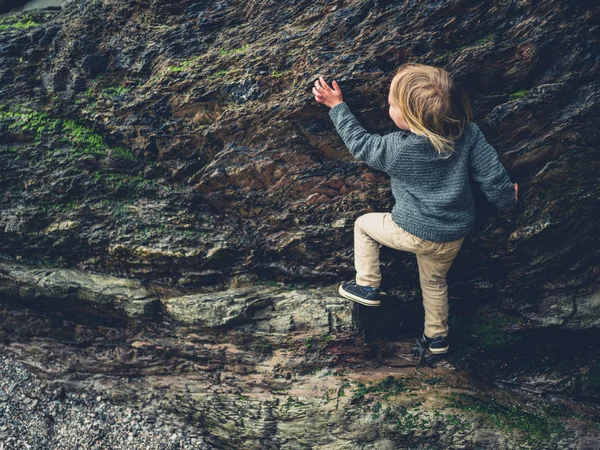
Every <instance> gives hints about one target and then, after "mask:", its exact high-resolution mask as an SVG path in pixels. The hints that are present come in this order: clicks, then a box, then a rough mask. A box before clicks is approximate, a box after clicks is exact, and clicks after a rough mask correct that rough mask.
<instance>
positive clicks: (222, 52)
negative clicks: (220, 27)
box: [219, 44, 250, 56]
mask: <svg viewBox="0 0 600 450" xmlns="http://www.w3.org/2000/svg"><path fill="white" fill-rule="evenodd" d="M248 48H250V44H244V45H243V46H242V47H240V48H233V49H229V50H226V49H224V48H221V49H220V50H219V54H220V55H221V56H226V55H230V54H232V53H242V52H245V51H246V50H248Z"/></svg>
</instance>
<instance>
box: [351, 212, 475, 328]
mask: <svg viewBox="0 0 600 450" xmlns="http://www.w3.org/2000/svg"><path fill="white" fill-rule="evenodd" d="M464 239H465V238H464V237H463V238H460V239H458V240H456V241H450V242H434V241H429V240H427V239H423V238H420V237H418V236H415V235H414V234H411V233H409V232H408V231H406V230H404V229H402V228H400V227H399V226H398V225H397V224H396V223H395V222H394V221H393V220H392V214H391V213H368V214H364V215H362V216H360V217H359V218H358V219H356V221H355V222H354V265H355V268H356V284H359V285H361V286H373V287H379V286H380V285H381V272H380V270H379V249H380V248H381V246H382V245H385V246H386V247H391V248H395V249H397V250H403V251H406V252H411V253H415V254H416V255H417V263H418V265H419V281H420V283H421V290H422V291H423V307H424V309H425V335H426V336H427V337H430V338H433V337H435V336H436V335H442V336H447V335H448V284H447V283H446V274H447V273H448V270H449V269H450V266H451V265H452V263H453V262H454V260H455V259H456V256H457V255H458V251H459V250H460V247H461V246H462V243H463V241H464Z"/></svg>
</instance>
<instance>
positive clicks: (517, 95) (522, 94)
mask: <svg viewBox="0 0 600 450" xmlns="http://www.w3.org/2000/svg"><path fill="white" fill-rule="evenodd" d="M528 92H529V90H528V89H523V90H520V91H517V92H513V93H512V94H510V95H509V96H508V98H509V99H510V100H515V99H517V98H521V97H525V96H526V95H527V93H528Z"/></svg>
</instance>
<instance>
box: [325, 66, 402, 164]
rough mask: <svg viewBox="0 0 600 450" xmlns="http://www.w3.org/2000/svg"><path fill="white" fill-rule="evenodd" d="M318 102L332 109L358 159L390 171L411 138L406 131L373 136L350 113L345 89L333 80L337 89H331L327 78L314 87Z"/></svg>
mask: <svg viewBox="0 0 600 450" xmlns="http://www.w3.org/2000/svg"><path fill="white" fill-rule="evenodd" d="M313 93H314V94H315V100H317V101H318V102H319V103H323V104H324V105H326V106H329V107H330V108H331V109H330V110H329V117H331V120H333V124H334V125H335V128H336V129H337V132H338V133H339V135H340V136H341V138H342V140H343V141H344V144H346V147H348V149H349V150H350V153H352V154H353V155H354V157H355V158H358V159H360V160H363V161H365V162H366V163H367V164H368V165H369V166H371V167H373V168H375V169H378V170H382V171H384V172H388V169H389V168H390V167H391V166H392V164H393V161H394V159H395V157H396V156H397V155H398V153H399V150H400V146H401V145H403V141H404V140H406V139H407V138H408V136H407V135H406V134H404V133H402V132H395V133H390V134H386V135H385V136H380V135H378V134H369V133H367V130H365V129H364V128H363V127H362V126H361V125H360V123H359V122H358V120H357V119H356V117H354V115H353V114H352V113H351V112H350V108H348V104H347V103H346V102H344V98H343V96H342V90H341V89H340V87H339V86H338V84H337V82H336V81H335V80H334V81H333V89H332V88H330V87H329V85H328V84H327V82H326V81H325V79H324V78H323V77H319V80H317V81H315V86H314V87H313Z"/></svg>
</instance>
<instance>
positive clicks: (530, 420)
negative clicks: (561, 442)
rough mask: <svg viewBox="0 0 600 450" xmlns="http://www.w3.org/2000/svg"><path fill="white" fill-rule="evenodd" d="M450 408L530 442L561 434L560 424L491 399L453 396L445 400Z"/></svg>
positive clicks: (464, 395) (463, 395) (467, 395)
mask: <svg viewBox="0 0 600 450" xmlns="http://www.w3.org/2000/svg"><path fill="white" fill-rule="evenodd" d="M447 405H448V406H449V407H451V408H456V409H460V410H463V411H470V412H473V413H477V414H480V415H481V416H482V417H483V418H484V419H485V420H486V421H487V422H488V423H490V424H491V425H493V426H495V427H497V428H500V429H502V430H504V431H505V432H513V431H519V432H522V433H524V439H525V440H526V441H530V442H537V441H539V440H548V439H549V438H550V437H551V434H552V433H553V432H562V431H564V427H563V426H562V425H561V424H560V423H552V424H551V423H550V422H549V420H548V419H547V418H546V417H544V416H541V415H539V414H534V413H530V412H527V411H525V410H524V409H523V408H521V407H520V406H516V405H502V404H499V403H497V402H495V401H494V400H493V399H481V398H479V397H476V396H474V395H470V394H454V395H452V396H450V397H448V398H447Z"/></svg>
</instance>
